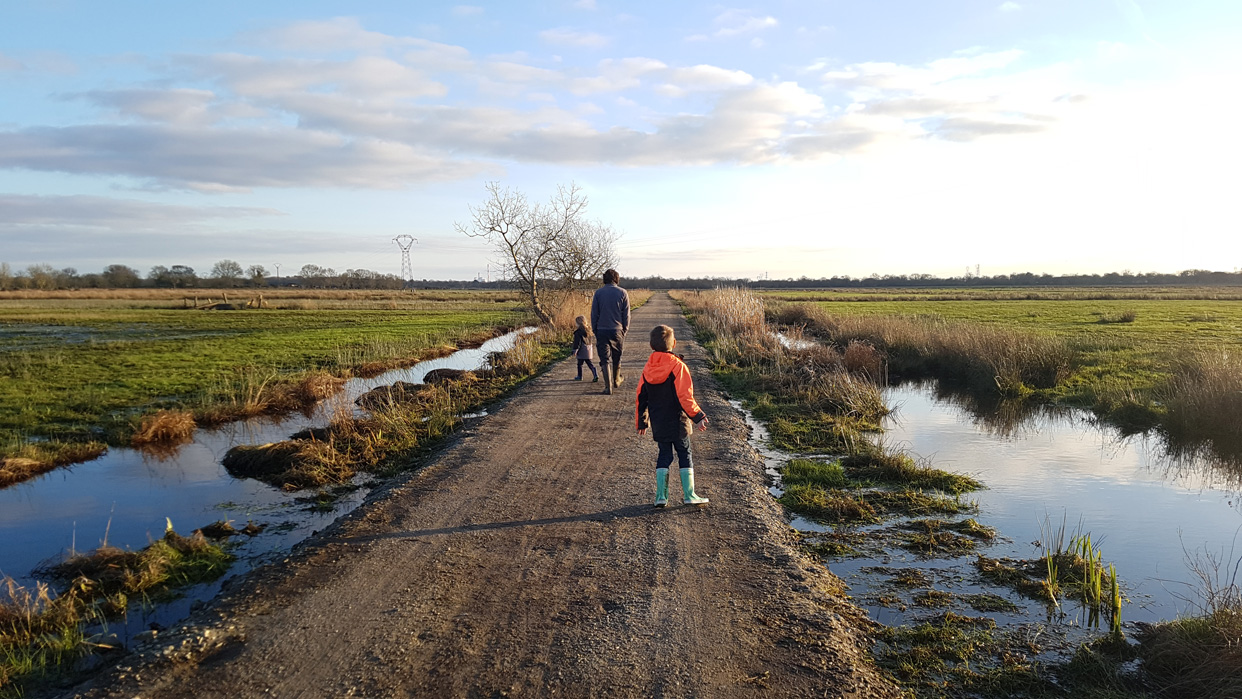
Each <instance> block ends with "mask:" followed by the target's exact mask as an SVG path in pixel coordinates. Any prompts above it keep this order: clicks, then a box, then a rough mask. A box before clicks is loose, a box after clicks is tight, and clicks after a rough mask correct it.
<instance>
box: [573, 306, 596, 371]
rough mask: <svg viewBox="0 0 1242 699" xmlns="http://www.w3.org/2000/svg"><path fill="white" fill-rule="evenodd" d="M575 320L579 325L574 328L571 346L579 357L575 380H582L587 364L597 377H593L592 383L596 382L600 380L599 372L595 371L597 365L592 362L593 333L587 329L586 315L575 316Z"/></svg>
mask: <svg viewBox="0 0 1242 699" xmlns="http://www.w3.org/2000/svg"><path fill="white" fill-rule="evenodd" d="M574 322H575V323H577V324H578V327H577V328H575V329H574V344H573V345H572V346H570V349H571V350H573V352H574V356H576V357H577V358H578V376H577V378H575V379H574V381H581V380H582V365H583V364H586V365H587V366H588V367H590V368H591V376H594V377H595V378H593V379H591V383H595V382H596V381H599V372H598V371H595V365H594V364H592V363H591V353H592V351H593V350H594V348H593V347H592V345H591V341H590V338H591V333H590V331H588V330H587V329H586V316H578V317H577V318H574Z"/></svg>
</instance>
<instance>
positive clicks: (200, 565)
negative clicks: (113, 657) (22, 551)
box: [0, 526, 233, 697]
mask: <svg viewBox="0 0 1242 699" xmlns="http://www.w3.org/2000/svg"><path fill="white" fill-rule="evenodd" d="M232 561H233V556H232V555H231V554H229V553H228V552H227V551H225V550H224V549H223V548H222V547H221V546H219V545H218V544H214V543H212V542H210V541H208V540H207V539H206V538H205V537H204V536H203V535H202V534H201V533H196V534H195V535H194V536H190V537H183V536H181V535H179V534H177V533H176V532H175V531H173V530H172V528H171V526H170V527H169V529H168V531H166V532H165V534H164V536H163V537H162V538H161V539H159V540H157V541H155V542H152V543H151V545H150V546H148V547H147V548H145V549H143V550H141V551H126V550H121V549H118V548H115V547H111V546H106V545H105V546H102V547H100V548H99V549H96V550H95V551H92V552H90V553H83V554H78V555H75V556H72V557H70V558H69V559H68V560H66V561H64V562H62V563H60V564H57V565H55V566H52V567H51V568H50V569H48V570H47V571H46V572H47V574H48V575H49V576H50V577H51V579H53V580H56V581H59V583H60V586H59V589H58V590H57V591H55V592H54V591H53V590H52V588H51V587H50V586H48V585H47V584H42V583H41V584H39V585H38V586H37V587H36V588H34V589H33V590H32V589H27V588H22V587H19V586H17V585H16V584H15V583H14V582H13V581H12V579H8V580H6V589H5V590H4V591H3V592H4V594H2V595H0V697H10V696H12V697H18V696H22V695H23V693H24V691H23V686H25V685H27V684H28V683H30V682H34V681H37V680H39V679H41V678H44V677H46V676H48V675H55V674H57V673H59V672H62V671H64V670H65V669H67V668H68V667H70V666H71V665H72V664H73V663H74V662H76V661H77V660H79V659H81V658H83V657H85V656H87V655H90V654H91V653H93V652H96V651H98V650H101V649H107V648H109V647H110V646H108V645H107V644H106V643H103V642H101V641H100V640H99V639H98V638H96V637H93V636H89V635H88V633H87V631H86V629H87V628H88V627H89V626H91V625H92V624H97V623H99V622H102V621H106V620H107V619H109V618H113V617H116V616H120V615H123V614H124V613H125V612H126V610H127V609H128V608H129V605H130V603H131V602H132V601H134V600H158V599H164V598H168V597H170V596H172V595H174V594H176V591H177V590H178V589H180V588H184V587H187V586H190V585H194V584H197V583H201V582H206V581H210V580H214V579H216V578H218V577H220V576H221V575H223V574H224V572H225V571H226V570H227V569H228V567H229V565H230V564H231V563H232Z"/></svg>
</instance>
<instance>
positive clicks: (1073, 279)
mask: <svg viewBox="0 0 1242 699" xmlns="http://www.w3.org/2000/svg"><path fill="white" fill-rule="evenodd" d="M623 284H624V285H626V286H632V287H634V288H645V289H710V288H715V287H718V286H738V287H750V288H753V289H828V288H846V289H849V288H855V289H859V288H892V287H923V288H936V287H943V288H952V289H961V288H970V287H995V286H1016V287H1072V286H1151V287H1160V286H1179V285H1180V286H1238V285H1242V272H1212V271H1209V270H1205V269H1188V270H1185V271H1182V272H1176V273H1172V274H1162V273H1158V272H1143V273H1139V274H1134V273H1132V272H1109V273H1107V274H1061V275H1052V274H1033V273H1031V272H1023V273H1020V274H998V275H996V276H992V277H988V276H978V275H968V276H963V277H936V276H933V275H931V274H886V275H883V276H881V275H878V274H873V275H871V276H869V277H859V278H855V277H849V276H840V277H821V278H819V279H811V278H810V277H799V278H797V279H792V278H791V279H730V278H725V277H700V278H687V279H665V278H663V277H641V278H633V277H626V278H624V281H623Z"/></svg>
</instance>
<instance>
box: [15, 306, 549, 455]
mask: <svg viewBox="0 0 1242 699" xmlns="http://www.w3.org/2000/svg"><path fill="white" fill-rule="evenodd" d="M217 293H218V292H217ZM181 295H184V294H181ZM180 301H181V300H180V299H177V301H176V302H174V301H172V300H171V299H157V300H148V299H122V300H117V299H100V300H91V299H86V298H77V297H75V298H57V299H11V298H6V297H0V378H3V380H2V381H0V449H3V450H4V451H3V454H2V455H3V456H6V457H9V456H16V455H18V454H17V451H18V450H19V449H20V448H23V447H29V445H35V448H36V450H37V451H39V455H40V456H42V457H43V459H42V460H43V461H45V462H49V461H51V460H52V457H48V456H47V455H48V454H49V453H50V452H54V451H55V449H56V448H57V445H61V444H72V443H77V442H87V441H93V442H96V443H103V442H106V443H111V444H123V443H126V442H127V441H128V440H129V437H130V435H131V434H132V433H134V432H135V431H136V430H138V429H139V428H140V422H141V418H142V416H143V415H145V414H148V413H152V412H155V411H157V410H165V409H166V410H189V411H192V412H194V413H195V414H196V417H204V416H206V415H207V414H208V413H210V410H209V408H210V407H212V406H217V407H218V406H219V405H220V404H221V403H227V402H228V401H233V402H235V403H237V404H239V405H240V406H242V407H245V406H247V405H249V404H253V403H255V402H256V401H259V402H261V401H260V400H259V399H261V398H262V397H263V395H264V393H263V392H264V391H268V390H270V389H271V387H273V386H277V385H284V384H295V383H297V382H298V381H299V380H300V379H301V378H302V377H303V376H304V375H306V374H307V373H327V374H332V375H338V376H339V375H343V374H346V373H350V372H356V371H361V372H366V371H370V372H371V373H374V372H375V371H378V370H381V369H383V368H390V367H392V366H399V365H401V363H402V362H406V363H408V362H409V361H413V360H415V359H417V358H420V357H421V356H422V355H425V354H426V353H428V352H434V351H437V348H440V347H443V346H446V345H447V346H450V347H451V346H455V345H456V343H457V342H458V341H463V340H475V339H478V338H479V337H481V336H486V335H489V334H490V329H491V328H494V327H496V326H508V325H514V324H518V323H522V322H524V321H525V320H526V318H527V315H526V313H525V311H524V310H523V308H522V306H521V303H520V301H519V300H518V299H517V297H516V296H514V295H512V294H508V293H500V292H438V293H437V294H436V295H434V296H412V297H409V298H408V299H407V298H404V297H401V296H400V295H399V294H388V295H387V296H384V295H379V296H376V297H374V298H372V297H371V296H368V295H365V294H357V295H355V296H352V297H350V296H339V297H338V296H333V297H332V298H328V299H299V300H296V301H294V300H285V301H281V302H279V303H274V304H270V305H277V306H285V307H275V308H273V307H268V308H263V309H246V310H234V311H203V310H193V309H183V308H178V307H176V304H177V303H179V302H180ZM439 351H443V350H439ZM240 412H241V414H244V413H245V411H244V410H241V411H240ZM238 413H239V411H238V410H232V411H228V410H226V411H225V413H224V414H223V415H222V416H221V419H227V418H228V417H231V416H235V415H236V414H238Z"/></svg>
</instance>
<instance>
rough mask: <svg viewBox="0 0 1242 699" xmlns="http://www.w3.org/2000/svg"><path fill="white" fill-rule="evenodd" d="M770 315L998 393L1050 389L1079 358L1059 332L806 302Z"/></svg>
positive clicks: (904, 368) (908, 368) (900, 367)
mask: <svg viewBox="0 0 1242 699" xmlns="http://www.w3.org/2000/svg"><path fill="white" fill-rule="evenodd" d="M770 315H771V319H772V321H773V322H776V323H778V324H781V325H791V326H801V327H805V328H806V329H807V331H808V332H810V333H811V334H813V335H816V336H819V337H822V338H824V339H825V340H827V341H828V342H830V343H832V344H833V345H835V346H839V347H848V346H849V345H850V343H865V344H866V345H869V346H871V347H873V348H875V349H877V350H880V351H882V352H883V353H884V356H885V357H886V359H887V362H888V370H889V371H890V372H892V373H893V374H895V375H897V376H902V377H911V378H917V377H923V376H926V377H937V378H942V379H950V380H955V381H958V382H961V383H963V384H965V385H968V386H971V387H973V388H975V389H984V390H991V391H997V392H999V393H1000V394H1001V395H1003V396H1017V397H1020V396H1025V395H1029V394H1031V393H1032V392H1033V391H1034V390H1036V389H1052V388H1055V387H1056V386H1057V385H1058V384H1059V383H1061V382H1062V381H1064V380H1065V379H1067V378H1068V377H1069V376H1070V373H1071V371H1072V369H1073V367H1074V366H1075V363H1076V361H1077V353H1076V351H1075V350H1074V348H1073V347H1072V346H1071V345H1070V343H1069V342H1068V341H1066V340H1064V339H1061V338H1057V337H1052V336H1046V335H1040V334H1036V333H1032V332H1022V331H1018V330H1011V329H1006V328H998V327H993V326H987V325H982V324H979V323H965V322H952V321H946V320H944V319H942V318H939V317H923V316H909V315H903V316H856V315H835V314H832V313H829V312H828V311H826V310H824V309H823V308H821V307H819V306H815V305H811V304H800V305H787V306H782V307H780V308H777V309H774V310H773V311H772V312H771V314H770Z"/></svg>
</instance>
